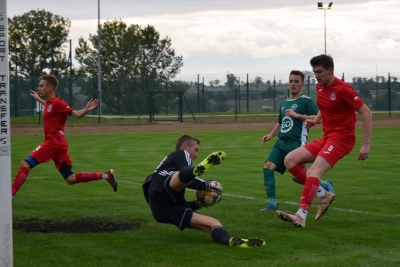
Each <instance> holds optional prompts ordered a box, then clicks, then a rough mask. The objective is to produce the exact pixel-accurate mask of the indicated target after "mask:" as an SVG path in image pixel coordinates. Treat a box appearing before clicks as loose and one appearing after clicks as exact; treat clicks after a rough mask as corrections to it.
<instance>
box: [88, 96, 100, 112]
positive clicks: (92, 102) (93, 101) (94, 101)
mask: <svg viewBox="0 0 400 267" xmlns="http://www.w3.org/2000/svg"><path fill="white" fill-rule="evenodd" d="M98 103H99V101H98V100H97V99H91V100H90V101H89V102H88V103H87V104H86V110H87V111H88V112H89V111H92V110H94V109H95V108H96V107H97V104H98Z"/></svg>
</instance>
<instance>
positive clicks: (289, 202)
mask: <svg viewBox="0 0 400 267" xmlns="http://www.w3.org/2000/svg"><path fill="white" fill-rule="evenodd" d="M118 183H120V180H118ZM122 183H127V184H137V185H142V184H141V183H136V182H129V181H122ZM188 190H189V191H195V190H193V189H190V188H188ZM224 196H228V197H233V198H241V199H248V200H256V201H265V198H259V197H251V196H242V195H235V194H226V193H224ZM281 203H285V204H289V205H293V206H298V205H299V203H296V202H291V201H281ZM313 207H317V206H316V205H313ZM329 209H330V210H337V211H342V212H350V213H358V214H362V215H374V216H386V217H392V216H393V217H400V214H387V213H379V212H368V211H361V210H352V209H343V208H336V207H329Z"/></svg>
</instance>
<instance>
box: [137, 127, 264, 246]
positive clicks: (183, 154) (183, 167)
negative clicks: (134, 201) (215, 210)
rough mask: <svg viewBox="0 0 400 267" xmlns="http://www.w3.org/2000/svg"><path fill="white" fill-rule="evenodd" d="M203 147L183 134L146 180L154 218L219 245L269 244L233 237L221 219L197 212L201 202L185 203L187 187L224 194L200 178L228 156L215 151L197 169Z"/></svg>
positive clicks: (215, 183)
mask: <svg viewBox="0 0 400 267" xmlns="http://www.w3.org/2000/svg"><path fill="white" fill-rule="evenodd" d="M199 144H200V140H199V139H197V138H195V137H192V136H190V135H182V136H181V137H180V138H179V139H178V141H177V143H176V147H175V149H176V150H175V151H174V152H171V153H170V154H169V155H168V156H166V157H165V158H164V159H163V160H162V161H161V162H160V164H159V165H158V166H157V168H156V170H155V171H154V172H153V173H152V174H150V175H149V176H148V177H147V178H146V180H145V182H144V184H143V193H144V196H145V199H146V201H147V203H149V205H150V209H151V212H152V214H153V217H154V219H155V220H156V221H158V222H160V223H169V224H173V225H175V226H177V227H178V228H179V229H180V230H184V229H186V228H192V229H197V230H202V231H205V232H207V233H210V234H211V237H212V239H213V240H214V241H215V242H217V243H220V244H224V245H230V246H238V247H258V246H263V245H265V242H264V241H263V240H262V239H259V238H252V239H242V238H238V237H231V236H230V235H229V234H228V233H227V232H226V231H225V229H224V228H223V227H222V224H221V223H220V222H219V221H218V220H217V219H214V218H212V217H209V216H206V215H202V214H198V213H196V212H195V210H198V209H199V208H201V207H202V205H201V203H199V202H198V201H192V202H188V201H186V200H185V190H186V188H191V189H194V190H204V189H210V190H214V191H218V192H222V186H221V184H220V183H218V182H216V181H213V180H203V179H200V178H198V176H200V175H202V174H204V172H206V171H207V170H209V169H210V168H211V167H212V166H214V165H217V164H220V163H221V162H222V160H224V159H225V156H226V154H225V152H223V151H218V152H214V153H212V154H210V155H209V156H208V157H207V158H206V159H204V160H203V161H202V162H201V163H200V164H199V165H197V166H196V167H194V166H192V162H193V161H194V160H195V159H196V158H197V156H198V151H199Z"/></svg>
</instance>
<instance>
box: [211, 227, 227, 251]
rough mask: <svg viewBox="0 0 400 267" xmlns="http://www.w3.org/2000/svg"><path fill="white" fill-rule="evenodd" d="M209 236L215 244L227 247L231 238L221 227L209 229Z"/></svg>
mask: <svg viewBox="0 0 400 267" xmlns="http://www.w3.org/2000/svg"><path fill="white" fill-rule="evenodd" d="M210 234H211V237H212V239H213V240H214V241H215V242H216V243H220V244H223V245H228V246H229V239H231V236H230V235H229V234H228V232H227V231H225V229H224V228H222V226H214V227H213V228H211V231H210Z"/></svg>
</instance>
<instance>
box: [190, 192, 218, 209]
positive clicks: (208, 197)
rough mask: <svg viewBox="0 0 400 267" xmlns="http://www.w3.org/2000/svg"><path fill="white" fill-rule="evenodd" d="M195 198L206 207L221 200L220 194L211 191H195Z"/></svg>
mask: <svg viewBox="0 0 400 267" xmlns="http://www.w3.org/2000/svg"><path fill="white" fill-rule="evenodd" d="M196 197H197V200H198V201H199V202H200V203H201V204H203V205H204V206H206V207H209V206H212V205H214V204H217V203H218V202H220V201H221V200H222V194H221V193H219V192H216V191H213V190H197V191H196Z"/></svg>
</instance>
